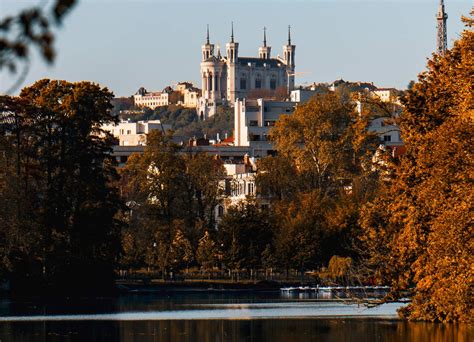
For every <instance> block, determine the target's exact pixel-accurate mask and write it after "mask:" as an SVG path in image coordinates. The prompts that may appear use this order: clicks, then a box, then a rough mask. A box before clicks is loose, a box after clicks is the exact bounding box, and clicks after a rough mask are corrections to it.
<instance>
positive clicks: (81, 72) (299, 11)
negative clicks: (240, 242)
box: [0, 0, 471, 96]
mask: <svg viewBox="0 0 474 342" xmlns="http://www.w3.org/2000/svg"><path fill="white" fill-rule="evenodd" d="M34 3H35V2H31V1H26V2H21V3H20V4H18V3H14V2H12V1H2V3H1V5H0V6H1V12H2V13H4V14H13V13H15V12H17V11H18V10H19V9H21V8H24V7H28V6H31V5H32V4H34ZM288 6H290V8H288ZM445 6H446V12H447V13H448V14H449V21H448V24H447V26H448V47H451V46H452V42H453V40H455V39H457V38H458V37H459V33H460V32H461V31H462V29H463V25H462V23H461V20H460V17H461V15H467V14H468V12H469V11H470V8H471V5H470V4H469V1H445ZM437 8H438V1H424V0H419V1H416V2H414V3H413V2H410V3H408V2H405V1H401V2H393V1H380V2H368V1H365V2H362V1H334V2H327V1H318V2H313V3H310V2H307V1H298V2H292V3H288V2H284V1H279V2H276V3H271V5H270V3H269V2H268V1H259V2H257V3H249V2H246V1H244V2H235V1H226V2H220V3H219V5H217V3H216V2H212V1H208V2H204V3H202V2H201V3H200V4H195V3H192V2H187V1H178V2H176V3H168V2H160V1H159V2H151V1H139V2H131V1H120V2H110V1H100V2H90V1H82V2H79V3H78V5H77V6H76V7H75V8H74V9H73V11H72V12H71V13H70V14H69V15H68V17H67V18H66V20H65V22H64V25H63V26H62V27H61V29H59V30H57V31H56V32H57V33H56V44H55V47H56V49H57V58H56V61H55V63H54V64H53V65H52V66H47V65H45V64H44V63H43V62H42V61H41V60H40V59H39V57H38V56H37V55H36V54H34V59H33V61H32V64H31V67H30V71H29V73H28V75H27V77H26V79H25V81H24V82H23V85H22V86H26V85H28V84H31V83H33V82H34V81H35V80H37V79H40V78H53V79H67V80H70V81H80V80H90V81H94V82H97V83H99V84H100V85H102V86H107V87H108V88H109V89H111V90H112V91H113V92H114V93H115V95H116V96H130V95H132V94H133V93H135V92H136V90H137V89H138V88H139V87H141V86H144V87H145V88H147V89H149V90H161V89H162V88H164V87H165V86H167V85H172V84H174V83H176V82H179V81H191V82H194V83H195V84H196V85H197V86H200V76H199V63H200V49H201V45H202V44H204V43H205V39H206V25H207V24H209V27H210V40H211V42H212V43H213V44H216V47H217V45H220V47H221V53H223V54H225V51H224V47H225V44H226V43H227V42H228V41H229V40H230V33H231V32H230V31H231V22H234V34H235V40H236V41H238V42H239V43H240V51H241V54H242V55H246V56H258V47H259V46H261V45H262V41H263V27H266V28H267V31H266V34H267V37H266V38H267V43H268V45H270V46H272V49H273V51H274V56H276V55H277V54H278V53H279V52H280V50H281V46H282V45H284V44H285V42H286V39H287V27H288V25H291V27H292V39H293V41H294V44H295V45H296V58H295V60H296V71H297V72H299V73H303V74H300V75H298V76H297V78H296V84H297V85H305V84H308V83H313V82H317V83H319V82H331V81H334V80H336V79H340V78H343V79H345V80H350V81H369V82H374V83H375V84H376V85H378V86H382V87H396V88H405V87H406V85H407V84H408V82H409V81H410V80H413V79H416V76H417V74H418V73H419V71H420V70H424V69H425V64H426V59H427V58H429V57H430V56H431V53H433V52H435V51H436V13H437ZM296 18H298V19H296ZM85 23H87V25H85ZM91 52H94V53H93V54H91ZM216 52H217V51H216ZM15 80H16V77H15V75H13V76H12V75H10V74H8V72H3V73H2V74H1V75H0V83H1V86H0V92H5V91H6V90H7V89H8V88H9V87H10V85H11V84H13V83H14V81H15ZM17 92H18V90H17Z"/></svg>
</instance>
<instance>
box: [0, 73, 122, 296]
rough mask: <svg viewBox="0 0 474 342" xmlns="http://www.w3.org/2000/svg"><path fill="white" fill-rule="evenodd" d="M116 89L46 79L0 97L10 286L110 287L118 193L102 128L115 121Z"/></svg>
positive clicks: (3, 256)
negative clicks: (13, 94) (113, 101)
mask: <svg viewBox="0 0 474 342" xmlns="http://www.w3.org/2000/svg"><path fill="white" fill-rule="evenodd" d="M112 97H113V95H112V93H111V92H109V91H108V90H107V89H101V88H100V87H99V86H97V85H95V84H91V83H88V82H81V83H68V82H66V81H50V80H42V81H38V82H36V83H35V84H34V85H33V86H31V87H27V88H24V89H23V90H22V92H21V94H20V96H19V97H8V96H2V97H0V108H1V113H0V115H1V117H0V119H1V126H0V163H1V167H0V172H1V173H0V189H1V196H0V260H1V267H0V272H1V275H2V279H4V278H3V277H7V278H9V280H10V281H11V286H12V288H13V289H15V290H18V291H20V292H22V291H26V292H34V291H36V290H40V289H41V288H42V287H46V288H49V289H51V290H52V291H65V292H69V291H71V292H74V291H81V292H82V291H84V292H88V291H96V290H100V289H101V288H104V289H105V288H109V289H110V287H111V285H112V282H111V281H112V280H113V272H114V267H115V264H116V260H117V256H118V255H119V252H120V230H121V223H120V221H118V220H117V219H116V214H117V212H118V211H119V210H120V209H121V204H120V203H121V201H120V198H119V195H118V191H117V189H116V188H115V187H113V186H111V184H112V182H114V181H116V180H117V179H118V175H117V172H116V170H115V168H114V167H113V166H112V165H111V163H110V160H109V157H108V155H109V152H110V147H111V145H112V142H113V140H112V139H111V137H109V136H107V135H104V136H101V135H102V134H103V133H102V132H100V129H99V127H100V126H101V125H102V124H104V123H106V122H111V121H113V120H114V118H113V117H112V116H111V115H110V100H111V98H112Z"/></svg>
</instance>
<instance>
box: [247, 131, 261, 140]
mask: <svg viewBox="0 0 474 342" xmlns="http://www.w3.org/2000/svg"><path fill="white" fill-rule="evenodd" d="M249 141H260V135H258V134H252V133H250V134H249Z"/></svg>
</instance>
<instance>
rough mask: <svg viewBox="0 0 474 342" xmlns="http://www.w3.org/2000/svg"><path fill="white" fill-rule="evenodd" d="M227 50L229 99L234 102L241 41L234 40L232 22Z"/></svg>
mask: <svg viewBox="0 0 474 342" xmlns="http://www.w3.org/2000/svg"><path fill="white" fill-rule="evenodd" d="M226 50H227V51H226V52H227V89H226V91H227V99H228V100H229V101H230V103H234V101H235V99H236V97H237V96H236V95H237V94H236V82H237V81H236V77H237V71H236V69H237V64H238V62H239V43H237V42H236V41H235V40H234V23H232V24H231V33H230V42H229V43H227V44H226Z"/></svg>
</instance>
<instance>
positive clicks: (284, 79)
mask: <svg viewBox="0 0 474 342" xmlns="http://www.w3.org/2000/svg"><path fill="white" fill-rule="evenodd" d="M295 49H296V46H295V45H292V44H291V35H290V30H289V28H288V42H287V44H286V45H284V46H283V57H280V56H277V58H272V57H271V47H270V46H268V45H267V39H266V31H265V29H264V38H263V45H262V46H261V47H260V48H259V49H258V57H240V56H239V43H237V42H236V41H234V30H233V28H232V34H231V39H230V42H229V43H227V44H226V56H221V53H220V50H219V48H218V51H217V53H215V51H214V44H211V43H210V41H209V29H208V31H207V40H206V44H204V45H203V46H202V56H201V77H202V94H201V99H200V100H199V108H198V115H199V116H200V117H201V118H202V119H206V118H208V117H210V116H212V115H214V114H215V112H216V107H217V105H219V104H222V103H230V104H231V105H232V104H234V102H235V101H236V99H237V98H245V97H247V95H248V94H249V92H251V91H253V90H259V89H265V90H270V91H275V90H276V89H277V88H281V87H284V88H285V89H287V91H290V90H293V88H294V86H295Z"/></svg>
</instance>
